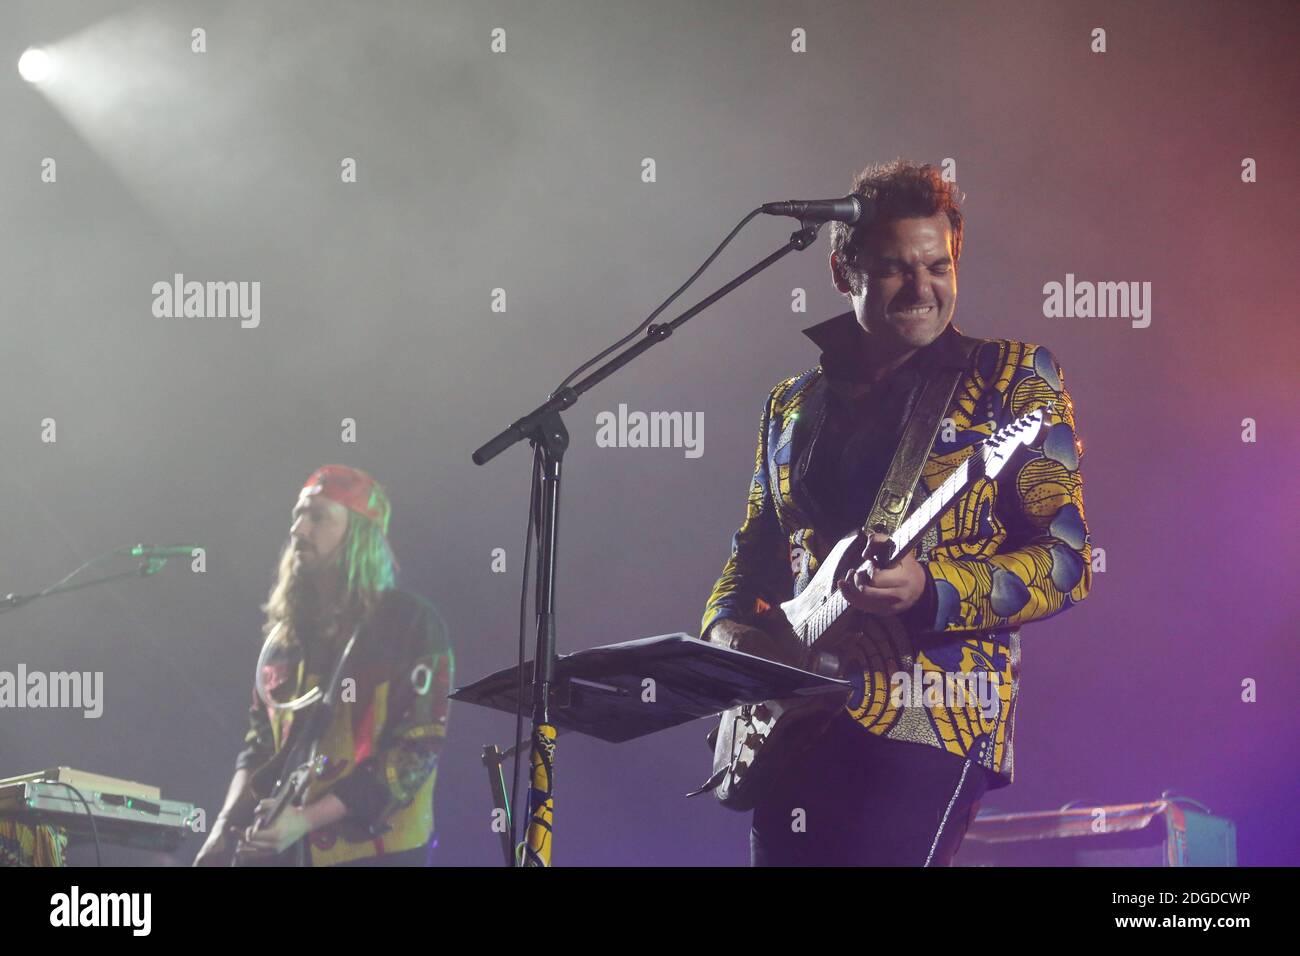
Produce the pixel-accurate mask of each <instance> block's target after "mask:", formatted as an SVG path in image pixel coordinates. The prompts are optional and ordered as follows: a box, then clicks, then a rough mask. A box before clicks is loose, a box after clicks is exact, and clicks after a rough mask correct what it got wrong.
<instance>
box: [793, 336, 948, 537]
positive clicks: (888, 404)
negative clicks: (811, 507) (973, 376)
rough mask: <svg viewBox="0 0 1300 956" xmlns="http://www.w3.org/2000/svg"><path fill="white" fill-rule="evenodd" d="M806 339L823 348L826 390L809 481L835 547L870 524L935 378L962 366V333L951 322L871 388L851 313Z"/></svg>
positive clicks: (811, 450)
mask: <svg viewBox="0 0 1300 956" xmlns="http://www.w3.org/2000/svg"><path fill="white" fill-rule="evenodd" d="M804 334H805V335H807V336H808V337H809V338H810V339H812V340H813V342H815V343H816V344H817V345H818V346H820V347H821V350H822V354H821V366H822V370H823V371H824V372H825V375H826V380H827V386H828V388H827V397H826V414H825V417H824V419H823V421H822V422H821V423H820V427H819V428H818V429H817V432H816V435H815V437H814V438H813V440H812V441H811V442H810V444H809V447H808V450H807V455H808V456H809V460H808V461H807V469H806V471H805V478H804V481H805V484H806V487H807V489H808V492H809V494H810V495H812V497H813V498H814V500H815V501H816V503H817V504H818V505H819V506H820V511H821V512H822V515H823V517H824V519H825V524H826V527H824V528H822V529H821V530H822V531H823V532H824V533H826V534H827V535H829V536H830V540H832V541H833V540H837V539H838V538H840V537H842V536H844V535H846V534H848V533H849V532H850V531H851V530H853V529H854V528H856V527H861V526H862V525H863V524H864V523H865V522H866V520H867V516H868V514H869V513H870V511H871V505H872V504H873V503H874V502H875V498H876V492H877V491H878V490H879V488H880V484H881V482H882V481H884V479H885V472H886V471H888V470H889V464H890V462H891V461H892V460H893V457H894V449H895V448H896V447H897V446H898V441H899V439H900V438H901V437H902V432H903V427H904V425H905V424H906V423H907V418H908V416H909V415H910V414H911V410H912V407H913V406H914V405H915V403H916V400H917V399H918V398H919V397H920V394H921V387H922V386H923V385H924V384H925V382H926V381H927V379H928V378H929V376H930V374H932V373H933V372H934V371H935V370H936V369H937V368H939V367H941V366H944V365H949V364H953V363H955V364H957V365H963V364H965V360H964V356H963V354H962V351H961V348H960V345H959V338H960V335H959V332H958V330H957V329H956V328H954V327H953V326H952V324H951V323H949V325H948V327H947V328H946V329H944V330H943V332H942V333H941V334H940V335H939V337H938V338H937V339H935V340H934V341H933V342H931V343H930V344H929V345H927V346H925V347H924V348H922V349H918V350H917V351H916V352H914V353H913V354H912V355H911V356H910V357H909V358H908V359H907V361H906V362H904V363H903V364H902V365H901V366H899V367H898V368H897V369H895V370H894V371H892V372H890V373H889V374H888V375H887V376H885V378H883V379H882V380H881V381H880V382H878V383H877V384H875V385H874V386H873V385H871V384H870V378H869V376H868V373H867V370H866V368H865V366H864V363H863V361H862V337H863V336H864V335H865V334H866V333H865V332H864V331H863V330H862V327H861V326H860V325H858V321H857V316H856V315H855V314H854V313H853V312H852V311H849V312H845V313H843V314H841V315H837V316H835V317H834V318H832V319H828V320H827V321H825V322H822V323H820V324H818V325H814V326H813V327H812V328H809V329H805V330H804Z"/></svg>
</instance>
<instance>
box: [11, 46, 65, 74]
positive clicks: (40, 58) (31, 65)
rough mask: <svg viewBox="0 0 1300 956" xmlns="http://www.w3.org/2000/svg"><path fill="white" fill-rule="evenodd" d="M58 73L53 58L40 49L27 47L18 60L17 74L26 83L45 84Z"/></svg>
mask: <svg viewBox="0 0 1300 956" xmlns="http://www.w3.org/2000/svg"><path fill="white" fill-rule="evenodd" d="M57 72H58V63H57V62H55V59H54V57H52V56H50V54H48V53H46V52H45V51H44V50H42V49H41V48H40V47H35V46H34V47H29V48H28V49H26V50H24V51H23V55H22V56H20V57H19V58H18V73H19V75H20V76H21V77H22V78H23V79H24V80H26V81H27V82H28V83H47V82H49V81H50V80H52V79H54V75H55V74H56V73H57Z"/></svg>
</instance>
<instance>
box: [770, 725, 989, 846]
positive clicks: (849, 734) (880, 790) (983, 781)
mask: <svg viewBox="0 0 1300 956" xmlns="http://www.w3.org/2000/svg"><path fill="white" fill-rule="evenodd" d="M987 788H988V777H987V776H986V772H985V771H984V769H983V768H982V767H980V766H979V765H977V764H975V763H973V762H972V763H968V762H967V761H966V760H965V759H963V758H961V757H958V756H956V755H954V754H950V753H946V752H944V751H942V750H939V749H938V748H937V747H930V746H926V745H925V744H913V743H907V742H904V741H897V740H885V739H884V738H883V737H878V736H876V735H875V734H873V733H870V732H868V731H867V730H866V729H864V728H863V727H862V726H860V725H859V724H857V723H855V722H854V721H853V720H851V719H850V718H849V717H848V715H847V714H842V715H841V716H840V717H839V718H837V719H836V721H835V723H834V724H832V725H831V727H830V728H829V729H828V730H827V731H826V733H825V734H823V735H822V736H821V738H820V739H819V740H818V741H817V742H816V743H814V744H813V745H812V746H811V747H810V748H809V750H808V751H806V752H805V753H804V754H802V755H801V757H800V759H799V762H798V764H797V765H796V766H795V767H794V768H793V770H792V771H791V772H790V773H789V774H787V775H786V779H785V780H784V781H783V783H782V785H781V786H780V787H779V789H775V790H773V792H772V793H771V794H770V796H769V797H767V798H766V799H765V800H764V801H763V802H762V803H760V804H759V806H758V807H756V808H755V810H754V824H753V827H752V829H751V830H750V833H749V850H750V863H751V865H752V866H948V865H949V864H950V863H951V862H952V858H953V856H954V855H955V854H956V853H957V848H958V847H959V846H960V845H961V840H962V837H964V836H965V835H966V827H967V825H968V824H969V822H970V818H971V817H972V816H974V811H975V810H977V809H978V803H979V800H980V798H981V797H982V796H983V795H984V792H985V790H986V789H987Z"/></svg>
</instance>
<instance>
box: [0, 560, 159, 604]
mask: <svg viewBox="0 0 1300 956" xmlns="http://www.w3.org/2000/svg"><path fill="white" fill-rule="evenodd" d="M119 553H121V552H120V551H110V552H109V553H108V554H101V555H100V556H99V557H97V558H92V559H91V560H89V561H87V562H86V563H85V564H83V565H82V566H81V567H80V568H77V570H76V571H73V572H72V574H70V575H68V577H66V578H64V579H63V580H62V581H60V582H59V583H58V584H55V585H53V586H52V587H48V588H46V589H45V590H44V591H37V592H36V593H34V594H6V595H5V596H4V597H0V614H3V613H4V612H5V611H12V610H14V608H19V607H22V606H23V605H24V604H28V603H30V602H32V601H35V600H37V599H38V598H43V597H53V596H54V595H56V594H66V593H67V592H69V591H79V590H81V589H82V588H88V587H93V586H94V585H97V584H108V583H109V582H110V581H120V580H122V579H123V578H147V577H150V576H151V575H154V574H157V573H158V572H159V571H161V570H162V569H163V565H165V564H166V563H167V558H166V557H164V556H161V555H151V556H148V557H146V558H145V559H144V560H143V561H141V562H140V565H139V567H137V568H136V569H135V570H134V571H119V572H117V573H116V574H106V575H103V576H101V577H98V578H91V579H90V580H88V581H78V582H76V583H73V582H72V581H71V580H70V578H72V577H73V575H75V574H77V572H78V571H82V570H84V569H86V568H89V567H92V566H93V565H96V564H98V563H100V562H101V561H104V560H105V559H107V558H112V557H115V556H116V555H118V554H119Z"/></svg>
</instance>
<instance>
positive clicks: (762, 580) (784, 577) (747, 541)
mask: <svg viewBox="0 0 1300 956" xmlns="http://www.w3.org/2000/svg"><path fill="white" fill-rule="evenodd" d="M783 384H784V383H783ZM781 390H782V386H778V387H777V388H776V389H774V390H773V391H772V393H771V394H770V395H769V396H768V399H767V404H766V405H765V406H764V407H763V417H762V420H761V421H760V423H759V427H758V452H757V454H756V456H755V462H754V475H753V477H752V478H751V479H750V482H749V500H748V502H747V503H746V505H745V520H744V522H743V523H742V524H741V526H740V528H739V530H737V531H736V533H735V535H734V536H733V537H732V539H731V556H730V557H729V558H727V562H726V564H725V565H724V566H723V569H722V576H721V577H720V578H719V579H718V582H717V584H716V585H715V586H714V588H713V594H712V596H711V597H710V599H709V603H708V606H707V607H706V608H705V611H704V620H703V622H702V623H701V625H700V636H701V637H707V634H708V630H709V628H710V627H711V626H712V625H713V623H714V622H715V621H719V620H723V619H733V620H737V621H740V622H742V623H744V622H746V621H748V620H750V619H752V617H753V615H754V614H755V612H756V611H759V610H761V609H762V608H763V607H764V606H765V605H766V606H769V607H770V606H775V605H776V604H779V603H780V602H781V601H785V600H788V599H789V598H790V586H791V573H790V568H789V564H788V562H787V561H786V560H785V557H784V556H785V553H786V534H785V532H784V531H783V530H782V528H781V523H780V520H779V518H778V517H777V513H776V508H775V506H774V503H773V498H772V488H771V484H770V481H769V477H768V441H769V437H768V435H769V431H770V429H771V427H772V421H773V419H772V408H773V405H774V403H775V402H776V401H777V398H778V396H779V395H780V393H781Z"/></svg>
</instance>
